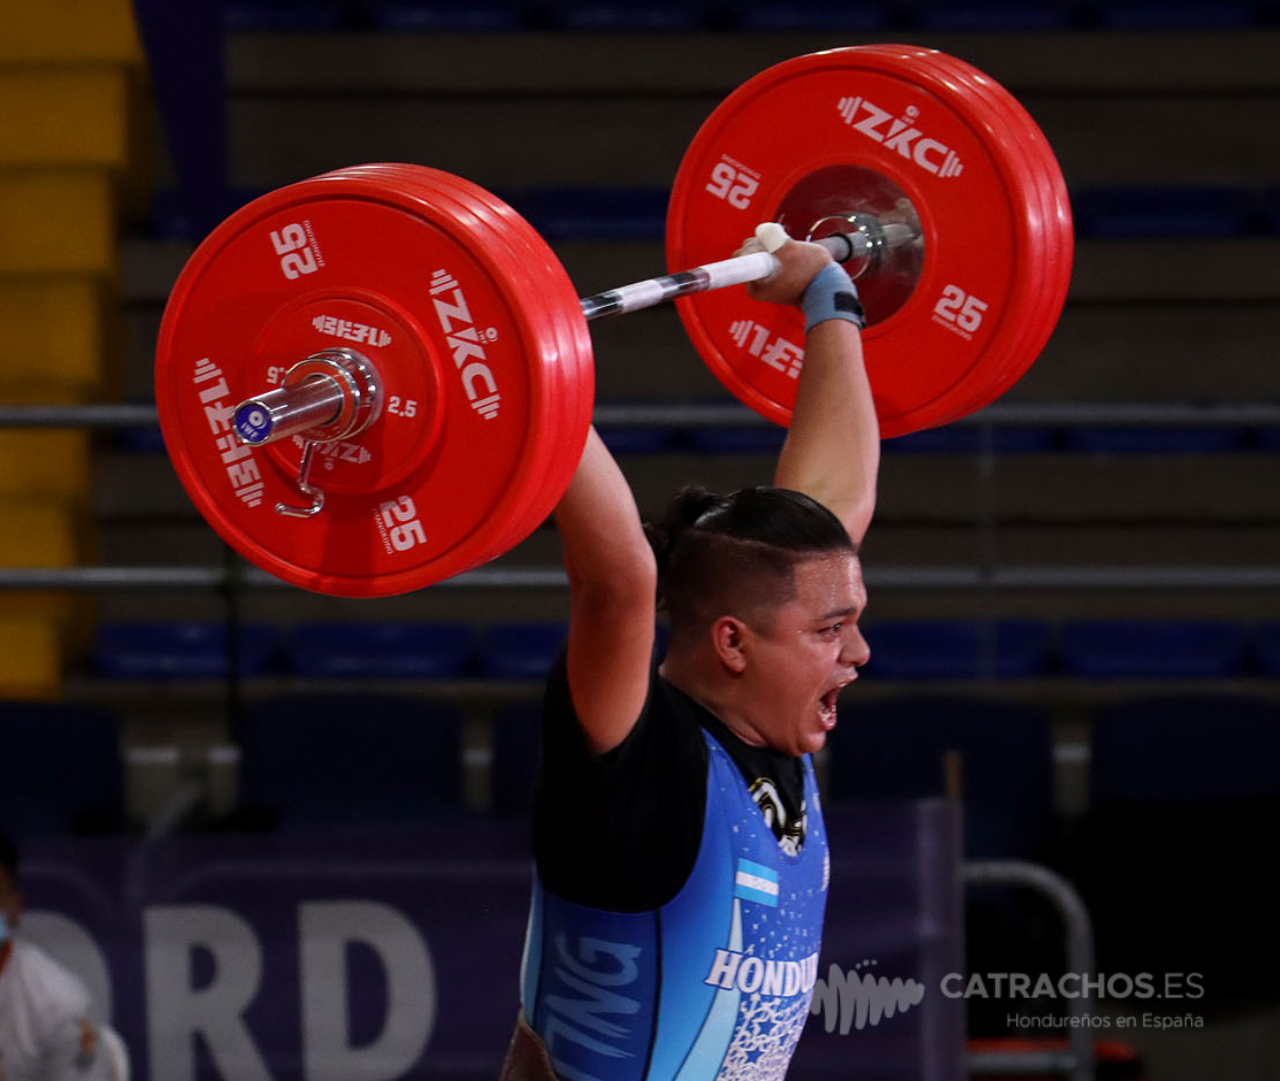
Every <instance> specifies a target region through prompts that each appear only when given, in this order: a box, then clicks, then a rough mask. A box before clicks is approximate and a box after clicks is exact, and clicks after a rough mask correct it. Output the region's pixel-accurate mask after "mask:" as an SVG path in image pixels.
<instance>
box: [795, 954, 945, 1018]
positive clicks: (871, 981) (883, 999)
mask: <svg viewBox="0 0 1280 1081" xmlns="http://www.w3.org/2000/svg"><path fill="white" fill-rule="evenodd" d="M876 964H877V962H875V961H861V962H859V963H858V964H856V965H854V966H853V970H852V971H850V972H842V971H841V970H840V966H839V965H837V964H834V963H833V964H832V965H831V969H830V971H829V972H828V975H827V978H826V979H825V980H824V979H822V978H821V977H819V979H818V981H817V983H816V984H814V988H813V999H812V1000H811V1001H810V1003H809V1012H810V1013H811V1014H812V1015H814V1016H815V1017H816V1016H819V1015H823V1016H822V1026H823V1028H824V1029H825V1030H826V1031H827V1032H831V1031H833V1030H834V1029H835V1027H836V1024H837V1023H838V1024H839V1026H840V1035H841V1036H847V1035H848V1034H849V1028H850V1026H852V1027H854V1028H857V1029H863V1028H865V1027H866V1026H867V1025H868V1024H872V1025H878V1024H879V1023H880V1020H881V1018H886V1017H892V1016H893V1015H894V1014H895V1013H906V1012H907V1010H909V1009H910V1008H911V1007H912V1006H919V1005H920V1000H921V999H922V998H924V984H922V983H917V982H916V981H915V980H912V979H907V980H902V979H899V978H898V977H896V976H895V977H894V978H893V979H892V980H888V979H885V977H883V976H881V977H880V978H879V979H877V978H876V977H875V976H873V975H872V974H871V973H870V972H867V973H864V974H862V975H859V970H860V969H863V968H869V967H872V966H874V965H876Z"/></svg>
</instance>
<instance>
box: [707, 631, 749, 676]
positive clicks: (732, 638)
mask: <svg viewBox="0 0 1280 1081" xmlns="http://www.w3.org/2000/svg"><path fill="white" fill-rule="evenodd" d="M749 634H750V630H749V628H748V627H747V625H746V624H745V623H743V622H742V620H740V619H736V618H734V617H733V616H721V617H720V618H719V619H717V620H716V621H715V622H714V623H713V624H712V625H711V645H712V648H713V649H714V650H715V653H716V657H717V658H718V659H719V661H720V663H721V664H722V665H724V666H725V668H727V669H728V670H729V671H730V672H732V673H733V674H734V675H741V674H742V672H743V671H744V670H745V669H746V667H747V653H746V640H747V637H748V635H749Z"/></svg>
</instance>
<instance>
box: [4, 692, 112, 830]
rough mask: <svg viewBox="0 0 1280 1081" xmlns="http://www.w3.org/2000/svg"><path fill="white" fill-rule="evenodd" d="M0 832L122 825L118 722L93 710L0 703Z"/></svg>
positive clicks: (87, 828)
mask: <svg viewBox="0 0 1280 1081" xmlns="http://www.w3.org/2000/svg"><path fill="white" fill-rule="evenodd" d="M0 763H3V765H0V773H2V774H3V781H2V782H0V824H2V825H3V826H4V827H5V828H6V829H7V830H9V831H10V832H11V833H13V834H14V835H16V836H18V837H24V836H37V835H43V836H49V835H59V834H70V833H111V832H118V831H120V830H122V829H124V828H125V827H126V825H127V823H126V820H125V810H124V767H123V763H122V760H121V754H120V729H119V721H118V719H117V718H116V717H115V715H114V714H112V713H109V712H108V711H106V710H102V709H98V708H96V707H93V706H82V705H71V704H66V703H60V702H0Z"/></svg>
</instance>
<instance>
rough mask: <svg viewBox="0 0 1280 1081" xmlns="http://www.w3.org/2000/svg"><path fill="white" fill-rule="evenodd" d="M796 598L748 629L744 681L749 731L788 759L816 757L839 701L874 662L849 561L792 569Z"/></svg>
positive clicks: (863, 600) (855, 564)
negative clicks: (860, 671) (864, 667)
mask: <svg viewBox="0 0 1280 1081" xmlns="http://www.w3.org/2000/svg"><path fill="white" fill-rule="evenodd" d="M795 581H796V593H795V596H794V597H793V598H792V599H791V600H789V601H787V602H786V603H785V604H782V605H780V606H779V607H778V608H776V609H774V619H773V622H772V626H768V627H763V628H760V629H756V628H753V629H752V635H751V642H752V648H751V649H750V651H749V653H748V665H747V670H746V671H745V672H744V675H745V676H747V678H748V679H749V680H750V681H751V692H752V693H751V695H750V700H751V703H752V706H751V717H750V722H751V727H752V729H753V730H754V732H755V734H757V735H758V736H759V737H760V738H761V739H762V740H763V742H765V743H767V744H768V745H769V746H771V747H773V748H775V749H776V750H779V751H782V752H784V753H785V754H791V755H801V754H812V753H814V752H815V751H818V750H821V748H822V745H823V744H824V743H825V742H826V740H827V733H828V732H830V731H831V730H832V729H833V728H834V727H835V726H836V698H837V697H838V696H839V694H840V691H841V690H843V689H844V688H845V687H846V686H847V685H848V684H849V683H852V682H853V681H854V680H855V679H857V678H858V668H859V667H860V666H861V665H864V664H866V663H867V661H868V660H869V659H870V658H871V650H870V648H869V647H868V646H867V642H866V639H865V638H863V637H862V632H861V631H859V630H858V618H859V617H860V616H861V615H862V611H863V609H864V608H865V607H866V604H867V591H866V587H865V586H864V585H863V583H862V565H861V563H860V562H859V561H858V558H857V557H856V556H853V555H844V554H841V555H832V556H822V557H819V558H814V559H807V560H803V561H801V562H800V563H799V564H797V565H796V568H795Z"/></svg>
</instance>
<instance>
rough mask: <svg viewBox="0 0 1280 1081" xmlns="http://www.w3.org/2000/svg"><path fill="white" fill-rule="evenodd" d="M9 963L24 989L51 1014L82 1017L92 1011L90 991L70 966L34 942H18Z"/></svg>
mask: <svg viewBox="0 0 1280 1081" xmlns="http://www.w3.org/2000/svg"><path fill="white" fill-rule="evenodd" d="M10 963H11V964H13V965H14V975H16V976H18V978H19V982H20V983H21V984H22V987H23V990H24V991H25V992H26V993H27V994H28V995H29V996H30V997H31V998H32V1000H33V1001H35V1002H37V1003H39V1004H41V1005H42V1006H43V1008H44V1010H46V1011H48V1013H49V1014H50V1015H52V1014H53V1013H54V1012H57V1013H58V1014H59V1015H60V1016H74V1017H75V1018H77V1019H79V1018H81V1017H83V1016H84V1015H85V1014H86V1013H87V1012H88V1011H89V991H88V988H86V987H85V985H84V982H83V981H82V980H81V979H80V977H79V976H77V975H76V974H75V973H74V972H72V971H71V970H70V969H68V968H66V967H64V966H63V965H62V964H60V963H59V962H57V961H55V960H54V959H53V958H52V957H51V956H50V955H49V954H48V953H47V952H46V951H45V950H44V949H43V948H41V947H40V946H37V945H36V944H35V943H33V942H21V941H19V942H15V943H14V948H13V956H12V958H11V959H10Z"/></svg>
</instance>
